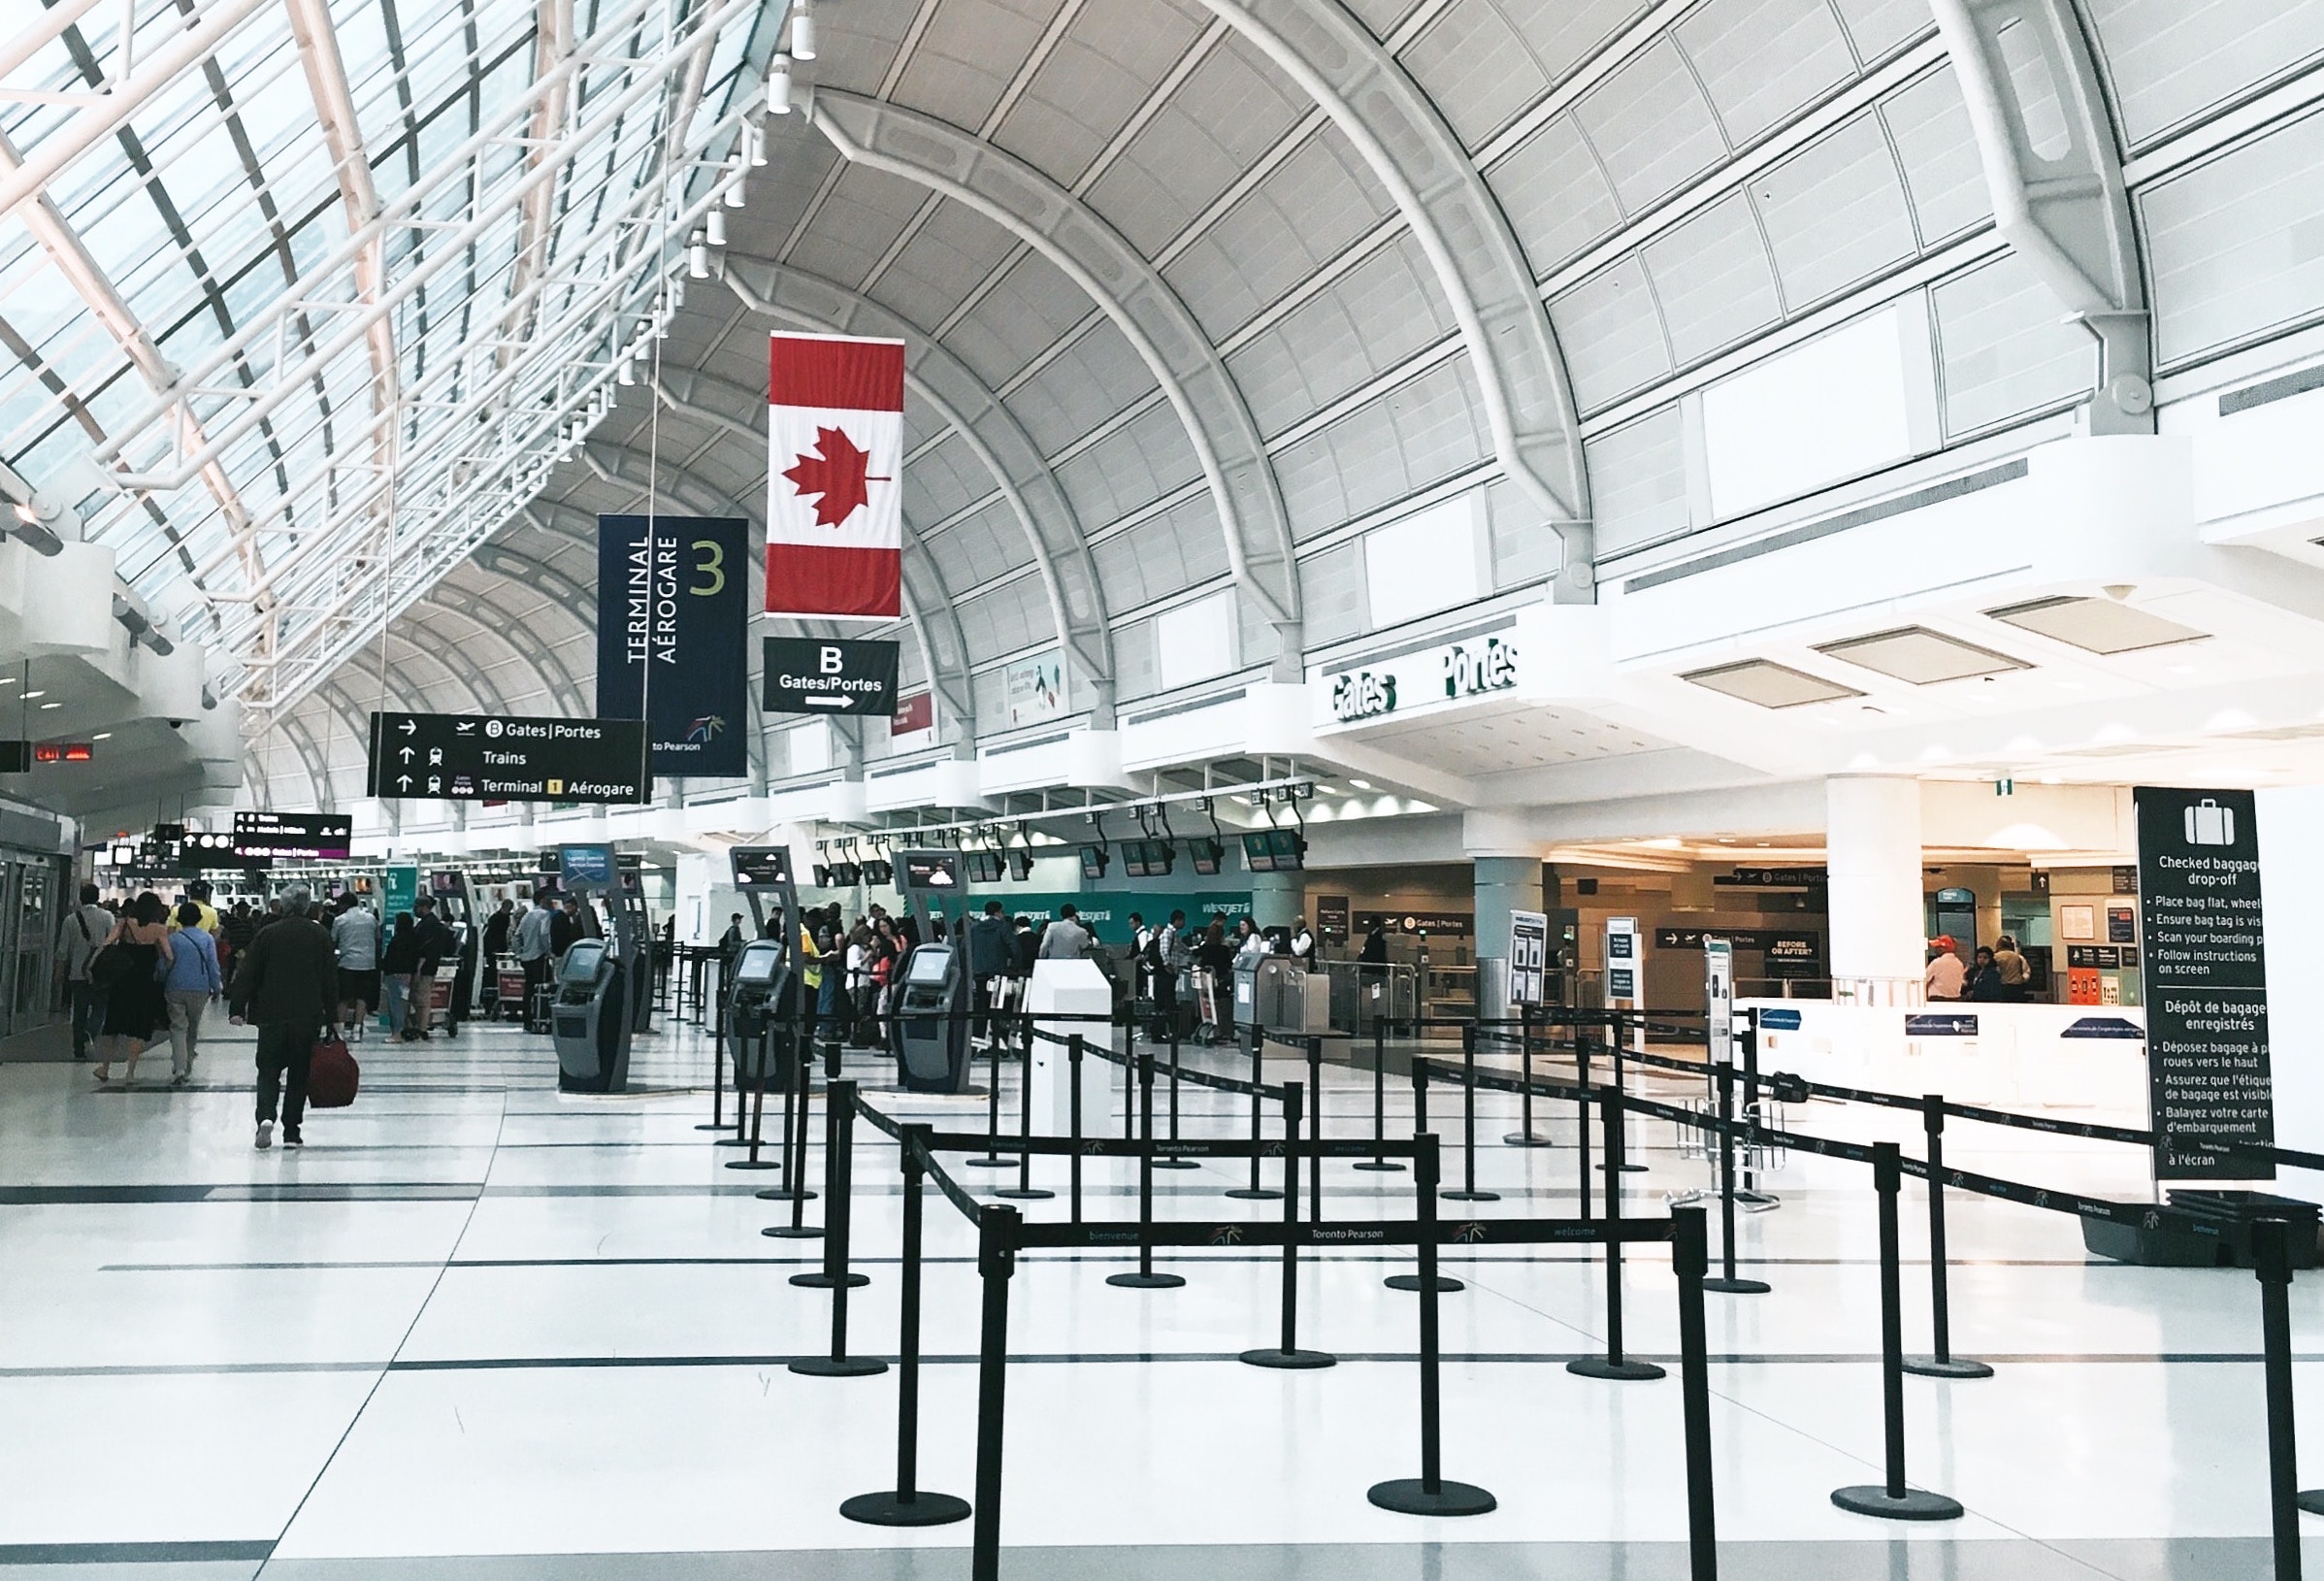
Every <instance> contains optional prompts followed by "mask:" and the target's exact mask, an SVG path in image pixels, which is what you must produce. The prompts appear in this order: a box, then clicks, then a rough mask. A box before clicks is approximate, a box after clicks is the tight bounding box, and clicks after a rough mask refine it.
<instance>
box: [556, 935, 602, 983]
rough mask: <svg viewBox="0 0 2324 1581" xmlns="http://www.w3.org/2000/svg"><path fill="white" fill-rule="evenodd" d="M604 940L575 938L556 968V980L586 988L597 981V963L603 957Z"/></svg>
mask: <svg viewBox="0 0 2324 1581" xmlns="http://www.w3.org/2000/svg"><path fill="white" fill-rule="evenodd" d="M605 956H606V941H605V940H604V939H574V940H573V943H572V945H571V946H570V947H569V948H568V949H567V950H566V951H565V959H564V961H563V962H562V963H561V964H560V965H559V966H558V968H557V981H558V982H559V983H562V984H567V985H570V986H573V987H576V988H586V987H588V986H589V985H590V984H591V983H593V982H595V981H597V969H598V964H599V963H600V962H601V961H603V960H604V959H605Z"/></svg>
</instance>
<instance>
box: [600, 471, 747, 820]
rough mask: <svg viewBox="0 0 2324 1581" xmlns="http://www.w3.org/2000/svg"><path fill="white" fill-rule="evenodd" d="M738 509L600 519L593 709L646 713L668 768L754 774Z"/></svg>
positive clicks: (606, 714)
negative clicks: (731, 513)
mask: <svg viewBox="0 0 2324 1581" xmlns="http://www.w3.org/2000/svg"><path fill="white" fill-rule="evenodd" d="M749 554H750V527H749V523H747V522H745V521H744V520H742V518H741V517H739V516H652V517H647V516H600V517H598V518H597V712H598V717H600V718H601V719H638V718H645V719H647V720H648V722H649V724H650V725H651V727H652V732H651V734H652V740H653V769H654V773H656V774H692V775H697V776H708V777H712V778H737V777H739V776H741V775H742V774H747V773H749V772H750V771H749V761H748V752H747V745H746V741H747V737H746V728H747V725H748V721H749V708H750V690H749V688H750V675H749V663H748V651H749V650H748V648H747V646H746V645H745V641H746V640H745V636H744V630H743V627H744V623H745V621H746V620H747V618H748V616H747V610H746V607H745V605H744V601H743V587H744V583H745V582H746V581H747V580H748V579H749V578H748V576H747V568H748V566H749V564H750V562H749V559H748V556H749Z"/></svg>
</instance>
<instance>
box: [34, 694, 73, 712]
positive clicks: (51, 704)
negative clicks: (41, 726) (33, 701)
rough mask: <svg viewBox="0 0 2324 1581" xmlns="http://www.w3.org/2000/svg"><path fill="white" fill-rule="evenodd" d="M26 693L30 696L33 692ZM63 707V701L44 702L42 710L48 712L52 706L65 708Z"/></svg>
mask: <svg viewBox="0 0 2324 1581" xmlns="http://www.w3.org/2000/svg"><path fill="white" fill-rule="evenodd" d="M25 695H27V696H30V695H31V694H30V693H27V694H25ZM63 707H64V705H63V704H62V703H43V704H42V705H41V711H42V712H43V713H46V712H48V711H49V709H50V708H63Z"/></svg>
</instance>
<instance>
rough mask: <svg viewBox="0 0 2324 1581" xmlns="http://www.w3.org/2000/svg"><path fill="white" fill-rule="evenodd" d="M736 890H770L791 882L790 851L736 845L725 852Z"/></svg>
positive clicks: (781, 847) (774, 847) (781, 846)
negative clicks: (730, 864)
mask: <svg viewBox="0 0 2324 1581" xmlns="http://www.w3.org/2000/svg"><path fill="white" fill-rule="evenodd" d="M727 860H728V861H729V862H731V863H732V864H733V865H734V872H735V887H736V889H772V888H775V887H776V886H778V885H781V884H787V883H789V882H790V881H791V851H790V848H789V847H788V846H783V845H737V846H736V847H735V848H734V849H732V850H730V851H729V852H727Z"/></svg>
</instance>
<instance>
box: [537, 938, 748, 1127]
mask: <svg viewBox="0 0 2324 1581" xmlns="http://www.w3.org/2000/svg"><path fill="white" fill-rule="evenodd" d="M695 970H696V971H697V972H699V971H700V970H701V965H700V963H699V962H698V963H697V964H696V969H695ZM531 1008H532V1007H531V1006H530V1005H527V1006H526V1009H527V1012H528V1013H529V1012H530V1010H531ZM700 1008H701V1006H700V1005H699V1003H698V1004H697V1005H696V1009H697V1014H696V1017H695V1020H696V1022H697V1024H699V1023H700V1022H701V1019H702V1017H701V1015H700V1013H699V1012H700ZM725 1092H726V1039H725V1038H711V1039H710V1119H709V1123H708V1124H706V1125H704V1124H699V1123H698V1124H697V1125H696V1126H695V1128H694V1129H695V1130H697V1131H724V1130H725V1129H726V1118H725V1113H724V1109H723V1105H722V1104H721V1103H720V1100H721V1099H722V1098H723V1097H724V1096H725ZM735 1102H736V1103H741V1102H742V1089H741V1088H740V1087H739V1086H737V1087H736V1089H735Z"/></svg>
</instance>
